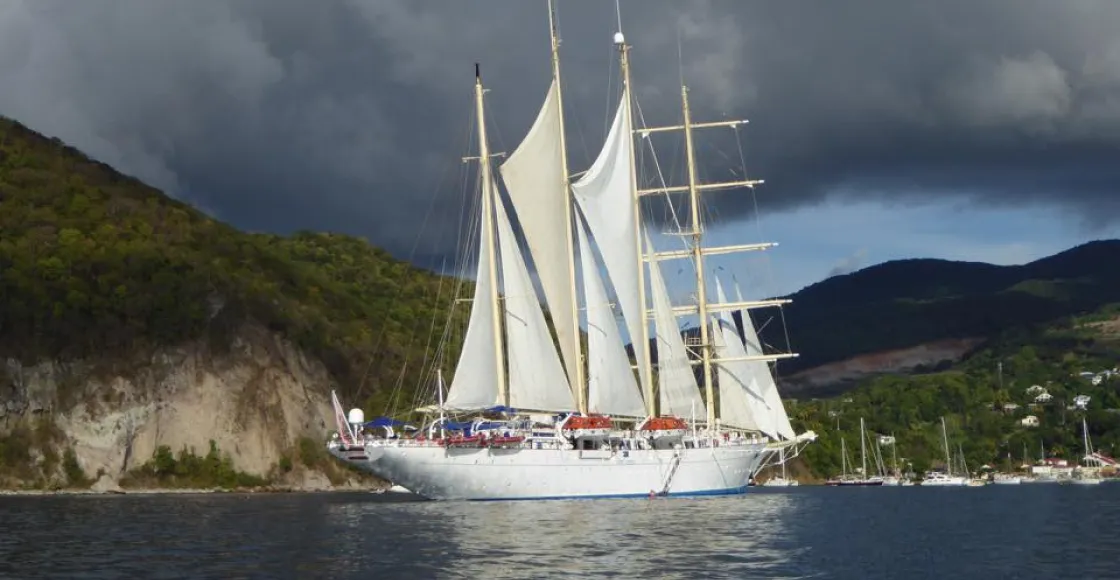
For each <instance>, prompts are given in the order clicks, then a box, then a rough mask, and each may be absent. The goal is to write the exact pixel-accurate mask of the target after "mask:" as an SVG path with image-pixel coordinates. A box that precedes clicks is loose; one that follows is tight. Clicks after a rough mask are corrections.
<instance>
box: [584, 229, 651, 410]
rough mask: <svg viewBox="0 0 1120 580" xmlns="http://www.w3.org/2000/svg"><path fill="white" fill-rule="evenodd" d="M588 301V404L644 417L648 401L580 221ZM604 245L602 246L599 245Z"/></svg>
mask: <svg viewBox="0 0 1120 580" xmlns="http://www.w3.org/2000/svg"><path fill="white" fill-rule="evenodd" d="M576 232H577V236H578V238H577V239H578V240H579V255H580V268H581V271H582V273H583V291H584V300H585V303H586V304H587V382H588V397H587V400H588V403H587V407H588V410H590V411H591V412H593V413H603V414H613V415H623V416H628V417H641V416H644V415H645V404H644V403H643V401H642V397H641V393H640V392H639V390H638V385H637V383H635V382H634V373H633V371H631V370H630V357H628V356H627V355H626V349H625V348H624V347H623V343H622V338H621V337H620V336H619V333H618V324H617V323H616V322H615V320H614V312H613V311H612V310H611V305H610V301H609V299H608V298H607V290H606V288H605V287H604V285H603V280H602V277H601V276H600V275H599V268H598V265H597V264H596V262H595V255H594V252H593V251H592V248H591V244H590V243H589V242H588V239H587V233H586V232H585V231H584V228H583V227H582V225H580V224H578V222H577V229H576ZM600 249H602V246H600Z"/></svg>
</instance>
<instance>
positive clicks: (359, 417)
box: [347, 409, 366, 423]
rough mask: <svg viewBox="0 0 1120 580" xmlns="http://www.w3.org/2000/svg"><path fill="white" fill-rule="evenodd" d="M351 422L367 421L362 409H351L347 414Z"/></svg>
mask: <svg viewBox="0 0 1120 580" xmlns="http://www.w3.org/2000/svg"><path fill="white" fill-rule="evenodd" d="M347 417H348V420H349V421H350V422H351V423H365V422H366V414H365V413H363V412H362V410H361V409H350V414H349V415H347Z"/></svg>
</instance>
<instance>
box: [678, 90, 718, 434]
mask: <svg viewBox="0 0 1120 580" xmlns="http://www.w3.org/2000/svg"><path fill="white" fill-rule="evenodd" d="M681 108H682V109H683V110H684V148H685V156H686V157H687V159H688V203H689V211H690V214H691V222H692V223H691V225H692V231H690V232H687V233H686V234H687V235H691V236H692V263H693V265H694V266H695V268H696V298H697V314H698V315H699V317H700V357H701V360H702V361H703V365H704V403H705V406H706V407H707V408H708V428H709V429H710V428H714V427H715V425H716V400H715V388H714V387H713V385H712V343H711V341H710V340H709V338H708V323H709V322H710V321H709V320H708V289H707V284H706V282H705V280H704V252H703V251H702V250H701V245H700V239H701V238H702V237H703V235H704V216H702V215H701V214H700V190H699V189H698V188H697V187H696V151H695V148H694V147H693V144H692V114H691V113H690V112H689V109H688V87H686V86H683V85H682V86H681Z"/></svg>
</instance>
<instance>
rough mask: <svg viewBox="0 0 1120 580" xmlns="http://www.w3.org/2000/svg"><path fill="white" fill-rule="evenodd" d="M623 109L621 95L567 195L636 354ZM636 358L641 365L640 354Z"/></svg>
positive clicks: (636, 278)
mask: <svg viewBox="0 0 1120 580" xmlns="http://www.w3.org/2000/svg"><path fill="white" fill-rule="evenodd" d="M629 106H630V96H629V94H623V96H622V101H621V102H620V103H619V105H618V110H617V112H616V113H615V116H614V123H612V124H611V129H610V132H609V133H608V134H607V142H606V144H605V145H603V149H602V151H600V152H599V156H598V157H597V158H596V159H595V162H594V163H592V164H591V168H590V169H588V170H587V173H585V174H584V175H583V177H582V178H580V180H579V181H577V182H575V183H573V184H572V193H574V194H575V198H576V202H577V203H578V204H579V207H580V209H581V210H582V211H583V216H584V217H585V218H586V219H587V225H588V227H589V228H590V230H591V235H592V237H594V238H595V245H596V246H597V247H598V248H599V252H600V253H601V254H602V256H603V264H604V265H605V266H606V267H607V274H608V276H609V278H610V281H611V285H613V286H614V290H615V296H616V298H617V300H618V304H619V306H620V307H621V308H622V316H623V318H624V319H625V320H626V330H627V332H628V334H629V335H630V341H631V343H632V344H634V345H635V353H637V352H639V351H638V350H637V347H638V341H640V340H641V339H642V335H643V333H642V325H645V324H648V322H647V320H646V317H645V312H644V311H645V308H646V306H645V304H642V303H641V294H640V292H639V286H640V285H641V284H642V283H643V279H642V274H643V273H642V271H641V268H640V267H639V263H638V255H639V254H638V236H637V232H636V231H635V229H636V228H637V222H636V220H635V215H634V214H635V211H636V207H635V204H634V199H633V197H632V196H633V184H632V180H633V176H632V175H631V171H630V148H631V146H632V139H631V131H630V124H629V122H628V121H629V119H630V115H629V114H628V110H627V109H628V108H629ZM638 359H639V361H640V360H641V358H640V355H638ZM638 372H639V373H641V375H640V376H641V378H642V384H645V380H646V377H645V373H646V372H647V369H646V368H645V366H644V365H641V364H639V365H638Z"/></svg>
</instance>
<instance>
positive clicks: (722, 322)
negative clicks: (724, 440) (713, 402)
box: [713, 278, 776, 436]
mask: <svg viewBox="0 0 1120 580" xmlns="http://www.w3.org/2000/svg"><path fill="white" fill-rule="evenodd" d="M716 300H718V301H719V302H727V299H726V297H725V296H724V294H723V286H721V285H720V282H719V279H718V278H717V279H716ZM713 323H714V324H715V325H716V326H717V329H718V331H717V332H715V333H714V336H713V338H714V339H715V343H716V347H717V348H718V349H719V350H720V351H721V352H720V358H723V359H735V358H739V359H741V358H742V357H745V356H746V350H745V349H744V348H743V343H742V342H739V333H738V332H737V331H736V329H735V323H734V321H732V320H731V316H730V314H728V313H726V312H721V313H720V314H719V315H718V316H716V317H715V318H714V320H713ZM718 366H719V371H718V372H719V414H720V421H721V422H722V423H723V424H724V425H726V426H728V427H738V428H740V429H750V430H758V431H762V432H763V433H765V434H767V435H770V436H774V435H775V433H776V429H775V427H774V424H773V421H772V420H771V413H770V411H769V410H768V409H767V407H766V401H765V399H763V397H762V393H761V392H760V389H759V384H758V377H757V376H756V373H757V372H758V367H756V366H754V365H753V363H752V362H751V361H746V360H727V361H723V362H719V363H718ZM762 366H763V369H764V370H765V366H766V364H765V363H763V365H762ZM766 372H767V374H769V371H766Z"/></svg>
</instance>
